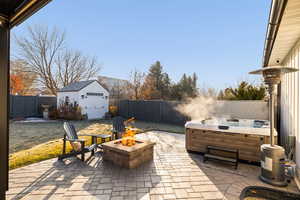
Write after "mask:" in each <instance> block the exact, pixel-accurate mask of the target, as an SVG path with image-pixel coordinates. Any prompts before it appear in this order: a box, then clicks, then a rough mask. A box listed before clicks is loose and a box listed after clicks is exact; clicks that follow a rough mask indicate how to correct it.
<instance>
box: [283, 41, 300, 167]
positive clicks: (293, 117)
mask: <svg viewBox="0 0 300 200" xmlns="http://www.w3.org/2000/svg"><path fill="white" fill-rule="evenodd" d="M299 64H300V41H298V42H297V44H296V45H295V46H294V48H292V49H291V51H290V52H289V54H288V55H287V57H286V58H285V60H284V62H283V65H284V67H291V68H296V69H299ZM299 83H300V82H299V72H295V73H289V74H285V75H283V77H282V81H281V97H280V101H281V111H280V114H281V120H280V131H281V135H282V137H281V141H282V142H283V145H284V146H288V142H287V137H288V136H296V149H295V152H296V156H295V162H296V164H297V167H298V169H299V171H300V133H299V124H300V116H299V115H300V114H299V113H300V107H299V94H300V87H299Z"/></svg>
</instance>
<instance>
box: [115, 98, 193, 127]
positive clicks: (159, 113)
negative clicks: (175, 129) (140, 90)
mask: <svg viewBox="0 0 300 200" xmlns="http://www.w3.org/2000/svg"><path fill="white" fill-rule="evenodd" d="M178 104H179V102H171V101H129V100H123V101H120V104H119V115H121V116H122V117H125V118H130V117H135V118H136V119H138V120H142V121H150V122H162V123H169V124H178V125H184V124H185V122H186V121H187V120H188V117H186V116H184V115H182V114H181V113H179V112H178V111H177V110H176V109H175V108H176V106H177V105H178Z"/></svg>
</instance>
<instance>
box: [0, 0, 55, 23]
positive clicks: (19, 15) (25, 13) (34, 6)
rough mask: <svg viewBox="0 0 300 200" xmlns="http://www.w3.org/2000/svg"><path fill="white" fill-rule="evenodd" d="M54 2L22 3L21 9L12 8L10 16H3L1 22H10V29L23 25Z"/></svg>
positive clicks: (35, 1) (44, 0)
mask: <svg viewBox="0 0 300 200" xmlns="http://www.w3.org/2000/svg"><path fill="white" fill-rule="evenodd" d="M50 1H52V0H28V1H23V2H21V1H20V2H21V3H20V5H19V7H17V8H11V10H10V11H9V13H8V14H6V15H3V14H2V15H1V13H0V16H1V17H0V22H5V23H6V22H8V23H9V27H10V28H12V27H14V26H16V25H19V24H21V23H22V22H23V21H25V20H26V19H27V18H28V17H30V16H32V15H33V14H34V13H36V12H37V11H38V10H40V9H41V8H43V7H44V6H45V5H47V4H48V3H49V2H50Z"/></svg>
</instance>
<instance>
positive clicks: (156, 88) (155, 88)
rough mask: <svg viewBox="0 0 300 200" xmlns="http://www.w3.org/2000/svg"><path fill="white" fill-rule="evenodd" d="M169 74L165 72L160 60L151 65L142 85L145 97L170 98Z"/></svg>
mask: <svg viewBox="0 0 300 200" xmlns="http://www.w3.org/2000/svg"><path fill="white" fill-rule="evenodd" d="M170 84H171V81H170V78H169V75H168V74H167V73H165V72H163V66H162V65H161V63H160V62H159V61H156V62H155V63H154V64H153V65H151V67H150V69H149V73H148V74H147V76H146V78H145V82H144V84H143V87H142V91H143V98H144V99H168V98H169V93H170V92H169V91H170Z"/></svg>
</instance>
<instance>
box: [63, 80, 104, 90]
mask: <svg viewBox="0 0 300 200" xmlns="http://www.w3.org/2000/svg"><path fill="white" fill-rule="evenodd" d="M95 81H96V82H98V81H97V80H87V81H78V82H74V83H71V84H69V85H67V86H66V87H64V88H62V89H60V90H59V92H77V91H80V90H81V89H83V88H85V87H86V86H88V85H89V84H91V83H93V82H95Z"/></svg>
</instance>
